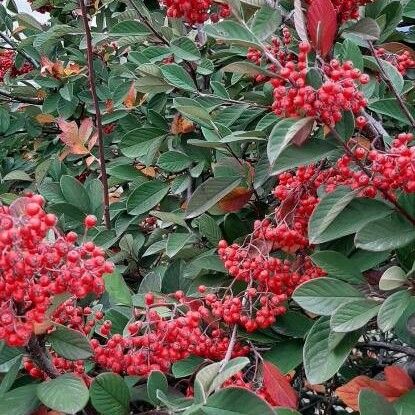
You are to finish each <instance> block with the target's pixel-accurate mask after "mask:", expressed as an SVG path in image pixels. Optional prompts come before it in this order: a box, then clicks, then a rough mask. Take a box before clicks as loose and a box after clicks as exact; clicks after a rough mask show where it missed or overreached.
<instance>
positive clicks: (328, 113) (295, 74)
mask: <svg viewBox="0 0 415 415" xmlns="http://www.w3.org/2000/svg"><path fill="white" fill-rule="evenodd" d="M299 49H300V52H299V54H298V61H297V62H295V61H289V62H287V63H286V64H285V65H284V67H283V68H282V69H281V71H280V78H275V79H273V80H272V81H271V82H272V85H273V86H274V103H273V105H272V108H273V111H274V112H275V114H276V115H278V116H283V117H297V116H311V117H315V118H316V119H317V120H319V121H320V122H323V123H324V124H327V125H331V126H332V125H334V124H336V123H337V122H339V121H340V120H341V118H342V112H343V111H353V113H355V114H356V113H359V112H360V111H361V110H362V109H363V108H364V107H365V106H366V105H367V102H366V99H365V97H364V94H363V93H362V92H360V91H359V90H358V83H360V84H365V83H367V82H368V81H369V77H368V76H367V75H365V74H362V73H361V72H360V70H359V69H356V68H354V67H353V64H352V62H349V61H347V62H344V63H340V62H339V61H338V60H336V59H333V60H332V61H331V62H330V64H328V65H326V66H325V67H324V75H325V81H324V83H323V84H322V85H321V86H320V87H319V88H314V87H313V86H311V85H308V84H307V72H308V70H307V61H308V53H309V51H310V46H309V45H308V44H307V43H304V42H303V43H300V45H299Z"/></svg>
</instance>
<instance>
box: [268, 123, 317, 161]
mask: <svg viewBox="0 0 415 415" xmlns="http://www.w3.org/2000/svg"><path fill="white" fill-rule="evenodd" d="M314 122H315V121H314V118H312V117H306V118H300V119H295V118H294V119H293V118H286V119H283V120H281V121H280V122H278V123H277V124H275V126H274V128H273V129H272V131H271V134H270V136H269V139H268V146H267V154H268V160H269V163H270V165H273V164H274V163H275V161H276V160H277V159H278V157H279V156H280V154H281V153H282V151H283V150H284V149H285V148H286V147H287V146H288V145H289V144H290V143H292V142H293V141H294V142H295V141H297V140H298V141H299V142H300V143H303V142H304V141H305V140H306V139H307V137H308V136H309V135H310V134H311V131H312V129H313V126H314Z"/></svg>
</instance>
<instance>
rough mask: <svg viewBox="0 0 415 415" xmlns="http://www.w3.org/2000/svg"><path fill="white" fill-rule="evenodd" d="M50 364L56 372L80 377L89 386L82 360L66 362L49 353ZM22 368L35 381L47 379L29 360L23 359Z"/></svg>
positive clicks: (53, 353)
mask: <svg viewBox="0 0 415 415" xmlns="http://www.w3.org/2000/svg"><path fill="white" fill-rule="evenodd" d="M51 355H52V359H51V360H52V364H53V365H54V366H55V368H56V369H57V370H58V372H59V373H62V374H63V373H73V374H75V375H77V376H80V377H82V378H83V379H84V380H85V382H86V383H87V384H89V376H88V375H86V373H85V362H84V361H83V360H75V361H71V360H67V359H64V358H63V357H59V356H57V355H56V353H55V352H52V353H51ZM23 367H24V368H25V370H26V372H27V373H29V375H30V376H32V377H33V378H37V379H47V375H46V374H45V373H44V372H43V371H42V370H41V369H39V368H38V367H37V365H36V364H35V363H34V362H33V361H32V360H30V358H25V360H24V363H23Z"/></svg>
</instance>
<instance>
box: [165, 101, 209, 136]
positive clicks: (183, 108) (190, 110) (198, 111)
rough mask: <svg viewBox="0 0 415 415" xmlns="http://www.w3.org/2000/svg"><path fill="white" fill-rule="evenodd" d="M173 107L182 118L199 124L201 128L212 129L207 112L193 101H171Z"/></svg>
mask: <svg viewBox="0 0 415 415" xmlns="http://www.w3.org/2000/svg"><path fill="white" fill-rule="evenodd" d="M173 105H174V107H175V108H176V109H177V111H179V112H180V113H181V114H182V115H183V116H184V117H186V118H188V119H189V120H191V121H193V122H195V123H196V124H199V125H200V126H201V127H205V128H209V129H212V128H213V122H212V118H211V117H210V114H209V112H208V111H207V110H206V109H205V108H203V107H202V106H201V105H200V104H199V103H198V102H197V101H195V100H194V99H190V98H181V99H180V100H177V99H176V100H174V101H173Z"/></svg>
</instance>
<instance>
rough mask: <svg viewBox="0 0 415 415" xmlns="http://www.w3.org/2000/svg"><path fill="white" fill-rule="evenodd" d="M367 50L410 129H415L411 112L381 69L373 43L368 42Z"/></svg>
mask: <svg viewBox="0 0 415 415" xmlns="http://www.w3.org/2000/svg"><path fill="white" fill-rule="evenodd" d="M367 43H368V44H369V49H370V52H371V54H372V56H373V57H374V58H375V61H376V63H377V64H378V66H379V74H380V76H381V78H382V79H383V81H384V82H385V83H386V85H387V86H388V88H389V89H390V91H391V92H392V94H393V95H395V98H396V100H397V101H398V104H399V107H400V108H401V110H402V111H403V113H404V114H405V116H406V118H408V120H409V122H410V123H411V125H412V127H414V128H415V119H414V117H413V116H412V114H411V112H410V111H409V109H408V107H407V106H406V104H405V102H404V101H403V99H402V97H401V96H400V95H399V92H398V91H397V90H396V88H395V85H394V84H393V83H392V81H391V80H390V78H389V76H388V74H387V73H386V71H385V68H384V67H383V64H382V60H381V59H380V58H379V57H378V56H377V55H376V51H375V48H374V46H373V43H372V42H370V41H368V42H367Z"/></svg>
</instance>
